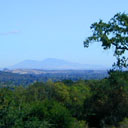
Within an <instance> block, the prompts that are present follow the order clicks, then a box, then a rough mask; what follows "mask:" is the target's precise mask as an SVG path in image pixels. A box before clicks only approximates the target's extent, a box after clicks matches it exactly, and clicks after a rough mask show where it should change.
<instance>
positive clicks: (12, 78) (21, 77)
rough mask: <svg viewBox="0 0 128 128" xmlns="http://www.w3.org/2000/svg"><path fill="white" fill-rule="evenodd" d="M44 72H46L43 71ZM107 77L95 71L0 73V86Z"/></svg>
mask: <svg viewBox="0 0 128 128" xmlns="http://www.w3.org/2000/svg"><path fill="white" fill-rule="evenodd" d="M45 72H46V71H45ZM105 77H107V71H102V70H101V71H95V70H85V71H84V70H69V71H51V73H49V71H48V72H46V73H44V74H39V75H35V74H17V73H11V72H4V71H0V86H13V85H15V86H17V85H23V86H26V85H29V84H32V83H34V82H46V81H48V80H49V79H51V80H52V81H61V80H66V79H68V80H72V81H77V80H80V79H82V80H89V79H103V78H105Z"/></svg>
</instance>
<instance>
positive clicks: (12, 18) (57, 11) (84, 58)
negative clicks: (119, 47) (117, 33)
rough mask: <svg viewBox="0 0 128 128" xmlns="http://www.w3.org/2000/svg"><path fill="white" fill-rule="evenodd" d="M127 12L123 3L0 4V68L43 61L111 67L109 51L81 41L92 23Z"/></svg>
mask: <svg viewBox="0 0 128 128" xmlns="http://www.w3.org/2000/svg"><path fill="white" fill-rule="evenodd" d="M127 10H128V1H127V0H106V1H105V0H104V1H103V0H0V68H3V67H8V66H11V65H13V64H16V63H19V62H21V61H23V60H28V59H29V60H44V59H46V58H58V59H64V60H67V61H71V62H77V63H82V64H91V65H93V64H95V65H105V66H111V65H112V64H113V62H114V61H115V58H114V57H113V50H108V51H104V50H103V49H102V47H101V43H93V44H91V46H90V47H89V48H84V46H83V41H84V40H85V39H86V38H87V37H88V36H90V35H91V30H90V25H91V24H92V23H94V22H96V21H99V19H103V20H104V21H105V22H107V21H108V20H110V18H112V17H113V16H114V15H115V14H116V13H118V12H125V13H128V11H127Z"/></svg>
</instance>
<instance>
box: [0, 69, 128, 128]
mask: <svg viewBox="0 0 128 128" xmlns="http://www.w3.org/2000/svg"><path fill="white" fill-rule="evenodd" d="M88 127H89V128H91V127H93V128H94V127H95V128H127V127H128V72H121V71H116V72H109V76H108V78H104V79H102V80H78V81H75V82H74V81H72V80H63V81H56V82H53V81H52V80H48V81H47V82H45V83H44V82H36V83H34V84H32V85H29V86H27V87H23V86H17V87H6V88H0V128H88Z"/></svg>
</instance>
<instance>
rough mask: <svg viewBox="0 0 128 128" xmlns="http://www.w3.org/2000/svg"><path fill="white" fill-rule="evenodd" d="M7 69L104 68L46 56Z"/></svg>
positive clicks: (103, 68)
mask: <svg viewBox="0 0 128 128" xmlns="http://www.w3.org/2000/svg"><path fill="white" fill-rule="evenodd" d="M8 68H9V69H44V70H84V69H85V70H86V69H87V70H90V69H91V70H105V69H108V68H107V67H104V66H101V65H88V64H79V63H73V62H69V61H65V60H61V59H55V58H48V59H45V60H43V61H35V60H25V61H22V62H20V63H18V64H15V65H13V66H10V67H8Z"/></svg>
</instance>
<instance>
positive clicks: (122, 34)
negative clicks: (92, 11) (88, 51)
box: [84, 13, 128, 69]
mask: <svg viewBox="0 0 128 128" xmlns="http://www.w3.org/2000/svg"><path fill="white" fill-rule="evenodd" d="M90 28H91V29H92V32H93V34H92V36H90V37H88V38H87V39H86V40H85V41H84V47H89V43H91V42H101V43H102V47H103V49H105V50H106V49H110V48H111V47H112V46H113V47H114V49H115V50H114V56H115V57H116V58H117V63H114V67H118V68H119V69H121V68H122V67H127V66H128V64H127V59H128V58H126V57H125V55H124V54H125V52H126V51H127V50H128V15H127V14H126V13H117V14H116V15H115V16H114V17H113V18H111V19H110V20H109V21H108V22H107V23H106V22H103V20H100V21H99V22H95V23H93V24H92V25H91V27H90Z"/></svg>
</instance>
